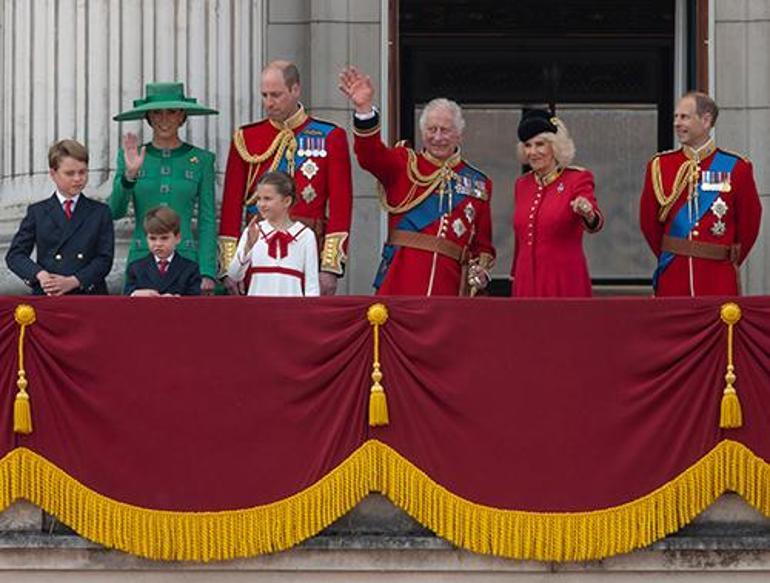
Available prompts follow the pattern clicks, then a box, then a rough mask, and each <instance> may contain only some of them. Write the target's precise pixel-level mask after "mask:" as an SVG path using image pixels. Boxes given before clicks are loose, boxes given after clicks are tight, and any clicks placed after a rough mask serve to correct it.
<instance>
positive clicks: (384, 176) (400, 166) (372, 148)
mask: <svg viewBox="0 0 770 583" xmlns="http://www.w3.org/2000/svg"><path fill="white" fill-rule="evenodd" d="M353 150H354V151H355V153H356V159H357V160H358V163H359V164H360V165H361V168H363V169H364V170H366V171H367V172H370V173H372V174H373V175H374V176H375V178H377V180H379V181H380V183H381V184H382V185H383V186H384V187H385V191H386V192H387V194H388V203H389V204H392V205H397V204H399V203H400V202H401V200H400V198H401V197H402V196H403V194H405V193H400V192H398V190H397V189H394V188H392V186H393V185H394V184H395V183H396V182H397V181H398V179H399V177H400V176H401V175H402V174H403V173H404V171H405V167H406V156H407V154H406V149H405V148H388V147H387V146H386V145H385V144H383V143H382V137H381V135H380V131H379V129H378V130H376V131H373V132H372V133H370V134H367V135H365V136H364V135H359V134H356V135H355V138H354V140H353ZM391 197H393V198H394V199H395V200H391Z"/></svg>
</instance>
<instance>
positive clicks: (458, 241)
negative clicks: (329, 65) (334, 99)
mask: <svg viewBox="0 0 770 583" xmlns="http://www.w3.org/2000/svg"><path fill="white" fill-rule="evenodd" d="M340 89H341V90H342V92H343V93H344V94H345V95H346V96H347V97H348V99H349V100H350V101H351V103H352V104H353V106H354V108H355V118H354V127H355V130H354V133H355V138H354V142H353V143H354V149H355V153H356V157H357V158H358V162H359V163H360V164H361V166H362V167H363V168H364V170H368V171H369V172H371V173H372V174H374V176H375V177H376V178H377V180H378V181H379V182H380V184H381V185H382V187H383V189H384V194H383V196H382V204H383V206H384V207H385V210H387V211H388V227H389V229H388V231H389V234H388V242H387V243H386V244H385V246H384V249H383V252H382V262H381V263H380V268H379V271H378V272H377V277H376V278H375V281H374V286H375V288H377V293H379V294H398V295H428V296H432V295H455V296H456V295H465V294H473V293H474V291H476V290H478V289H481V288H483V287H484V286H485V285H486V284H487V282H488V281H489V271H488V270H489V269H491V267H492V264H493V262H494V257H495V250H494V247H492V221H491V218H490V198H491V196H492V182H491V181H490V180H489V178H487V177H486V176H485V175H484V174H483V173H482V172H480V171H479V170H477V169H476V168H474V167H473V166H471V165H470V164H468V163H467V162H466V161H465V160H463V159H462V157H461V154H460V142H461V140H462V131H463V126H464V123H465V122H464V120H463V117H462V111H461V110H460V107H459V106H458V105H457V104H456V103H455V102H454V101H449V100H448V99H434V100H433V101H431V102H429V103H428V104H427V105H426V106H425V109H424V110H423V114H422V116H421V117H420V131H421V134H422V142H423V145H424V150H423V151H421V152H415V151H414V150H413V149H411V148H409V147H406V146H405V145H403V144H399V145H397V146H396V147H395V148H388V147H386V146H385V144H383V143H382V139H381V138H380V124H379V114H378V113H377V110H376V109H375V108H374V107H373V105H372V100H373V96H374V88H373V86H372V82H371V80H370V79H369V77H367V76H366V75H363V74H361V73H360V72H358V71H357V70H355V69H353V68H350V69H346V70H345V71H343V73H342V74H341V75H340Z"/></svg>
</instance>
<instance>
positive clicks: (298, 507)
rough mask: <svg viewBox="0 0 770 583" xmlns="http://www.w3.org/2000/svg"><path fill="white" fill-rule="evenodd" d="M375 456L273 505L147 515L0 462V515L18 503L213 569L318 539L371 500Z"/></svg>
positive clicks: (57, 473)
mask: <svg viewBox="0 0 770 583" xmlns="http://www.w3.org/2000/svg"><path fill="white" fill-rule="evenodd" d="M376 455H377V449H376V447H375V446H373V445H372V444H371V443H364V444H363V445H362V446H361V447H360V448H358V449H357V450H356V451H355V452H353V454H351V455H350V457H348V458H347V459H346V460H345V461H343V462H342V463H341V464H340V465H339V466H337V467H336V468H335V469H334V470H332V471H331V472H329V473H328V474H327V475H326V476H324V477H323V478H321V479H320V480H319V481H318V482H316V483H315V484H313V485H312V486H310V487H308V488H306V489H305V490H302V491H301V492H298V493H296V494H294V495H293V496H290V497H288V498H285V499H283V500H280V501H278V502H274V503H271V504H266V505H263V506H254V507H252V508H246V509H243V510H227V511H220V512H174V511H163V510H150V509H147V508H141V507H138V506H133V505H131V504H125V503H122V502H118V501H116V500H112V499H110V498H107V497H106V496H103V495H101V494H99V493H98V492H95V491H94V490H91V489H90V488H88V487H87V486H85V485H83V484H81V483H80V482H79V481H77V480H76V479H74V478H72V477H71V476H69V475H68V474H67V473H66V472H64V471H63V470H62V469H60V468H58V467H57V466H55V465H54V464H52V463H51V462H49V461H48V460H46V459H45V458H43V457H42V456H40V455H38V454H37V453H35V452H33V451H31V450H29V449H27V448H17V449H14V450H13V451H11V452H10V453H9V454H8V455H6V456H5V457H4V458H3V459H2V460H0V510H3V509H5V508H7V507H8V506H9V505H10V504H11V503H12V502H14V501H15V500H17V499H19V498H24V499H26V500H29V501H30V502H32V503H33V504H35V505H37V506H39V507H41V508H43V509H44V510H45V511H46V512H49V513H51V514H53V515H54V516H56V517H57V518H58V519H59V520H61V521H62V522H63V523H65V524H67V525H69V526H70V527H71V528H73V529H74V530H75V531H76V532H78V533H79V534H80V535H82V536H84V537H85V538H87V539H90V540H92V541H94V542H97V543H99V544H101V545H104V546H106V547H111V548H116V549H119V550H121V551H125V552H127V553H131V554H133V555H139V556H142V557H147V558H150V559H162V560H182V561H212V560H217V561H218V560H226V559H234V558H238V557H249V556H254V555H259V554H264V553H273V552H276V551H282V550H286V549H288V548H290V547H292V546H294V545H296V544H297V543H299V542H301V541H303V540H305V539H308V538H310V537H311V536H313V535H315V534H317V533H318V532H320V531H321V530H323V529H324V528H326V527H327V526H328V525H329V524H331V523H332V522H334V521H335V520H337V519H338V518H339V517H340V516H342V515H343V514H345V513H347V512H348V511H350V510H351V509H352V508H353V507H354V506H355V505H356V504H358V502H359V501H360V500H361V499H362V498H364V497H365V496H366V495H367V494H369V492H370V484H369V482H370V476H371V475H372V471H371V468H373V467H375V465H376V464H375V456H376Z"/></svg>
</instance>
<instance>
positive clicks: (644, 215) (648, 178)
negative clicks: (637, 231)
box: [639, 162, 665, 257]
mask: <svg viewBox="0 0 770 583" xmlns="http://www.w3.org/2000/svg"><path fill="white" fill-rule="evenodd" d="M651 166H652V163H651V162H650V163H648V164H647V171H646V173H645V176H644V188H643V189H642V197H641V199H640V201H639V225H640V227H641V229H642V234H643V235H644V238H645V239H647V244H648V245H649V246H650V249H652V252H653V253H654V254H655V256H656V257H658V256H659V255H660V246H661V242H662V240H663V233H664V230H665V225H664V224H663V223H661V222H660V221H659V220H658V210H659V205H658V199H657V198H655V191H654V190H653V188H652V172H651Z"/></svg>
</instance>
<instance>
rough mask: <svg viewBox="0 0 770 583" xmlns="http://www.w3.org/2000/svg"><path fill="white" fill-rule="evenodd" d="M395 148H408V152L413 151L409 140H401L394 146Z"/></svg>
mask: <svg viewBox="0 0 770 583" xmlns="http://www.w3.org/2000/svg"><path fill="white" fill-rule="evenodd" d="M393 147H394V148H406V149H408V150H411V148H412V147H411V146H410V145H409V140H399V141H397V142H396V143H395V145H394V146H393Z"/></svg>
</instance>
